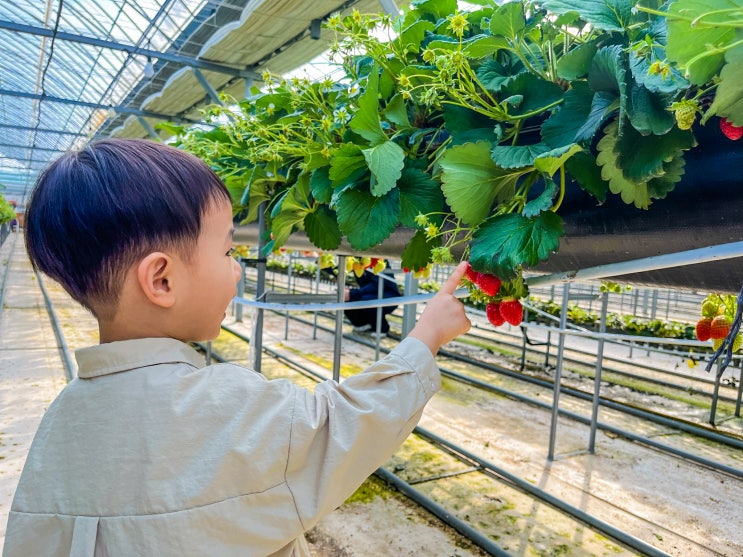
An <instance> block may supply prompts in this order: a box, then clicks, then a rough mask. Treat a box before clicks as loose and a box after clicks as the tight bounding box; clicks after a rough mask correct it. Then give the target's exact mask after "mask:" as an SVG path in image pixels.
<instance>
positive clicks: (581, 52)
mask: <svg viewBox="0 0 743 557" xmlns="http://www.w3.org/2000/svg"><path fill="white" fill-rule="evenodd" d="M470 4H472V3H470ZM475 4H477V6H476V7H474V8H472V9H471V11H463V10H460V9H459V6H458V4H457V2H456V0H413V1H412V3H411V5H410V8H409V9H408V10H407V11H406V12H405V13H404V14H403V15H402V16H400V17H399V18H396V19H393V18H391V17H389V16H384V15H364V14H360V13H358V12H353V14H352V15H350V16H347V17H341V16H333V17H331V18H330V19H329V20H328V21H327V22H326V26H327V27H328V28H329V29H330V30H331V32H334V33H336V36H337V39H336V41H335V43H334V44H333V46H332V48H331V52H332V54H333V55H334V57H335V60H336V62H337V63H338V65H339V67H342V68H343V70H344V72H345V77H343V78H342V79H333V80H330V79H327V80H323V81H318V82H311V81H309V80H307V79H301V78H293V79H289V80H286V79H282V78H279V77H275V76H272V75H270V74H266V75H265V76H264V82H265V88H264V90H262V91H259V90H257V89H256V90H254V91H253V94H252V95H251V96H250V97H249V98H247V99H244V100H241V101H239V102H237V101H236V102H234V103H233V104H234V105H235V106H236V107H237V110H235V109H234V108H232V107H230V108H227V107H222V106H215V107H212V108H211V109H210V111H209V113H208V116H210V117H211V118H212V120H211V121H212V123H213V124H215V126H216V127H215V128H214V129H210V130H206V131H204V130H188V131H186V130H184V129H182V128H178V127H177V126H172V125H171V126H168V130H169V131H171V132H172V133H175V134H177V135H178V141H179V142H180V144H181V145H182V146H183V147H184V148H187V149H189V150H191V151H193V152H194V153H196V154H197V155H199V156H201V157H203V158H204V159H206V160H207V161H209V163H210V164H211V165H212V167H213V168H214V169H215V170H216V171H217V172H218V173H220V175H221V176H222V177H223V178H224V180H225V182H226V183H227V185H228V187H229V188H230V191H231V192H232V194H233V198H234V201H235V211H236V214H237V215H238V217H239V218H240V219H241V221H242V222H251V221H253V220H255V219H256V218H257V216H258V212H259V210H260V208H261V207H265V217H266V222H267V226H268V227H269V229H270V232H271V241H270V242H269V245H268V246H267V249H268V250H272V249H275V248H278V247H280V246H281V245H283V244H284V243H285V242H286V241H287V239H288V238H289V236H290V235H291V234H292V232H294V231H295V230H303V231H304V232H305V233H306V234H307V237H308V238H309V240H310V241H311V242H312V243H313V244H314V245H316V246H317V247H318V249H321V250H325V251H333V250H335V249H337V248H338V246H339V245H340V243H341V241H342V239H344V238H345V239H346V240H347V242H348V243H349V244H350V246H351V247H352V248H353V249H355V250H357V251H359V252H362V253H373V251H374V249H375V247H377V246H378V245H379V244H380V243H382V242H384V241H385V240H386V239H387V238H388V237H389V236H390V235H391V234H392V232H393V231H394V230H395V229H396V228H398V227H406V228H411V229H414V230H415V233H414V235H413V236H412V239H411V240H410V242H409V243H408V244H407V246H406V248H405V249H404V251H403V253H402V254H401V257H402V264H403V266H404V267H405V268H407V269H411V270H413V271H414V272H416V273H419V274H421V276H422V275H423V274H425V272H426V269H429V268H430V267H429V265H430V264H431V263H450V262H453V261H454V260H455V259H463V258H464V259H467V260H468V261H470V262H471V264H472V267H473V268H474V270H475V271H476V272H478V273H480V274H483V275H491V276H494V277H498V279H499V280H500V281H502V285H501V286H500V289H494V288H492V286H486V287H485V289H486V290H487V291H483V290H482V289H481V290H480V294H483V295H484V296H485V297H486V298H487V297H488V296H489V297H490V298H493V297H496V296H497V299H499V300H502V299H503V298H505V297H508V296H511V297H513V298H515V299H519V298H523V297H524V296H525V295H526V294H527V289H526V287H525V286H524V283H523V278H522V274H523V271H524V270H528V269H531V268H534V267H536V266H537V265H539V264H540V263H541V262H544V261H545V260H547V259H548V258H549V257H550V254H552V253H553V252H555V251H556V250H558V249H559V246H560V241H561V237H562V235H563V219H562V217H561V216H560V210H561V206H562V204H563V200H564V199H565V194H566V192H567V191H568V189H570V188H573V189H575V188H579V189H581V190H584V191H585V192H587V193H588V194H589V195H591V196H593V197H594V198H595V200H596V203H597V204H601V203H603V202H604V201H605V200H606V199H607V197H609V196H618V197H620V198H621V200H622V201H623V202H624V203H627V204H630V205H634V206H635V207H637V208H638V209H648V208H649V207H650V206H651V204H652V203H653V202H654V201H655V200H657V199H662V198H664V197H666V196H667V195H669V194H671V192H672V191H673V189H674V187H675V185H676V184H677V183H678V182H679V181H680V180H681V178H682V176H683V174H684V164H685V163H684V154H685V152H687V151H689V150H691V149H694V148H695V147H696V146H697V144H696V143H697V142H696V139H695V129H696V128H695V127H698V126H702V125H706V124H708V123H709V121H710V119H712V120H713V121H718V120H719V121H720V122H722V121H723V120H722V119H724V121H725V122H728V123H729V125H728V124H724V125H723V128H724V129H728V133H732V132H733V131H734V130H733V129H732V126H736V127H737V126H743V102H741V100H742V99H743V88H741V86H740V79H739V77H738V76H740V75H741V74H742V73H743V45H741V44H740V40H739V39H738V34H739V32H740V31H739V29H740V27H741V26H743V16H741V8H742V7H743V0H706V1H704V2H701V1H700V0H676V1H675V2H673V3H671V4H669V5H666V4H664V3H662V2H661V1H660V0H647V1H644V2H643V4H642V5H640V4H639V3H637V2H636V1H635V0H581V1H580V2H577V1H575V0H522V1H514V2H508V3H505V4H503V5H497V4H496V3H495V2H490V1H485V0H480V1H479V2H476V3H475ZM470 280H471V279H470ZM471 282H472V283H473V284H477V283H478V281H476V280H475V281H472V280H471ZM489 292H496V294H489ZM482 301H484V302H485V303H488V302H490V301H493V300H492V299H483V300H482Z"/></svg>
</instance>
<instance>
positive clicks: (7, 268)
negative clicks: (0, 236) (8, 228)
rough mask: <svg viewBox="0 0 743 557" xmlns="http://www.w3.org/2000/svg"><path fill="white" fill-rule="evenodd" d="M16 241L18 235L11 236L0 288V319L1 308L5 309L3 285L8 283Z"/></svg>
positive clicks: (0, 314) (0, 315) (1, 314)
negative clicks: (11, 239)
mask: <svg viewBox="0 0 743 557" xmlns="http://www.w3.org/2000/svg"><path fill="white" fill-rule="evenodd" d="M17 239H18V234H14V235H13V243H12V244H10V250H9V251H8V260H7V263H6V264H5V272H4V273H3V284H2V286H0V317H2V316H3V308H4V307H5V285H6V284H7V283H8V275H9V274H10V263H11V258H12V257H13V252H14V251H15V243H16V240H17Z"/></svg>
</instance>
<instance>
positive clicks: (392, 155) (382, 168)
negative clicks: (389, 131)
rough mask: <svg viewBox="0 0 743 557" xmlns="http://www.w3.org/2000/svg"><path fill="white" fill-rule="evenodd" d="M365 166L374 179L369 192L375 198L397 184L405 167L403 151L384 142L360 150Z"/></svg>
mask: <svg viewBox="0 0 743 557" xmlns="http://www.w3.org/2000/svg"><path fill="white" fill-rule="evenodd" d="M362 153H364V158H365V159H366V164H367V166H368V167H369V170H371V173H372V175H373V176H374V178H375V183H374V184H373V185H372V187H371V192H372V194H373V195H375V196H376V197H379V196H381V195H384V194H386V193H387V192H388V191H390V190H391V189H392V188H394V187H395V184H397V180H398V179H399V178H400V174H401V173H402V167H403V166H404V165H405V151H403V150H402V147H400V146H399V145H398V144H397V143H395V142H394V141H385V142H384V143H379V144H378V145H376V146H375V147H371V148H369V149H364V150H362Z"/></svg>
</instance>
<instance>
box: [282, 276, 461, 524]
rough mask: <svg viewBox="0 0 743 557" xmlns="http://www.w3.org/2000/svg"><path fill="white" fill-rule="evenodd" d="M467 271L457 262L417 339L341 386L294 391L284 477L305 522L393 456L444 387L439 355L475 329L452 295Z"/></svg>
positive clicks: (329, 508)
mask: <svg viewBox="0 0 743 557" xmlns="http://www.w3.org/2000/svg"><path fill="white" fill-rule="evenodd" d="M463 273H464V267H458V268H457V270H456V271H455V272H454V274H453V275H452V276H451V277H450V278H449V280H447V281H446V283H445V284H444V285H443V286H442V288H441V290H440V291H439V293H438V294H436V296H434V297H433V298H432V299H431V301H430V302H429V304H428V306H427V308H426V310H425V311H424V312H423V315H422V316H421V319H420V321H419V324H418V325H417V326H416V327H415V329H414V330H413V331H412V332H411V334H410V337H411V338H408V339H405V340H404V341H403V342H401V343H400V344H399V345H398V346H397V347H396V348H395V349H394V350H393V351H392V352H391V353H390V354H389V355H388V356H387V357H385V358H383V359H382V360H380V361H378V362H376V363H374V364H373V365H372V366H370V367H369V368H368V369H367V370H365V371H364V372H363V373H360V374H358V375H355V376H353V377H349V378H348V379H345V380H344V381H343V382H342V383H341V384H340V385H338V384H336V383H334V382H332V381H327V382H325V383H321V384H319V385H318V386H317V387H315V391H314V394H313V393H309V392H297V393H296V395H295V406H294V414H293V418H292V430H291V441H290V451H289V462H288V466H287V472H286V480H287V484H288V486H289V489H290V490H291V491H292V495H293V497H294V501H295V505H296V508H297V513H298V515H299V518H300V520H301V521H302V524H303V527H304V528H305V529H309V528H311V527H312V526H313V525H314V524H315V523H316V522H317V521H318V520H320V519H321V518H322V517H323V516H324V515H325V514H327V513H329V512H331V511H332V510H334V509H335V508H336V507H337V506H338V505H340V504H342V503H343V501H345V499H346V498H348V496H350V495H351V494H352V493H353V492H354V490H356V489H357V488H358V486H359V485H361V483H362V482H363V481H364V480H365V479H366V478H367V477H368V475H369V474H371V473H372V472H373V471H374V470H376V469H377V468H378V467H379V466H381V465H382V463H384V461H386V460H387V459H388V458H389V456H390V455H391V454H392V453H393V452H394V451H395V450H396V449H397V448H398V447H399V446H400V444H402V442H403V441H404V440H405V439H406V438H407V436H408V435H409V434H410V432H411V431H412V430H413V428H414V427H415V425H416V424H417V423H418V420H419V419H420V416H421V413H422V411H423V407H424V406H425V404H426V402H428V400H429V399H430V398H431V397H432V396H433V394H434V393H435V392H436V391H437V390H438V389H439V388H440V386H441V376H440V374H439V371H438V367H437V366H436V362H435V360H434V354H435V352H436V351H437V350H438V349H439V347H440V346H441V345H442V344H443V343H445V342H448V341H449V340H451V339H453V338H454V337H456V336H458V335H459V334H461V333H463V332H465V331H467V329H468V328H469V320H468V319H467V317H466V316H465V314H464V307H463V305H462V304H461V302H459V301H458V300H457V299H456V298H454V296H453V292H454V290H455V289H456V287H457V284H458V283H459V280H460V278H461V277H462V275H463ZM414 333H415V334H414Z"/></svg>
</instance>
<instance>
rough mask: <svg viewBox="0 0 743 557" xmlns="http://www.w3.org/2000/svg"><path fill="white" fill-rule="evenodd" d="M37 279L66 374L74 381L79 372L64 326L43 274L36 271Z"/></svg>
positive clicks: (66, 376)
mask: <svg viewBox="0 0 743 557" xmlns="http://www.w3.org/2000/svg"><path fill="white" fill-rule="evenodd" d="M36 280H37V281H38V283H39V288H40V289H41V294H42V295H43V296H44V305H46V311H47V312H48V313H49V320H50V321H51V322H52V329H53V330H54V336H55V337H56V338H57V346H59V353H60V355H61V356H62V365H63V366H64V374H65V378H66V379H67V382H68V383H69V382H70V381H72V380H73V379H74V378H75V376H76V375H77V372H76V370H75V364H73V363H72V357H71V356H70V349H69V348H68V347H67V341H66V340H65V338H64V334H63V333H62V328H61V327H60V325H59V320H58V319H57V314H56V312H55V311H54V307H53V306H52V300H51V298H49V293H48V292H47V291H46V287H45V286H44V281H43V280H42V279H41V275H40V274H39V273H38V272H36Z"/></svg>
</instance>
